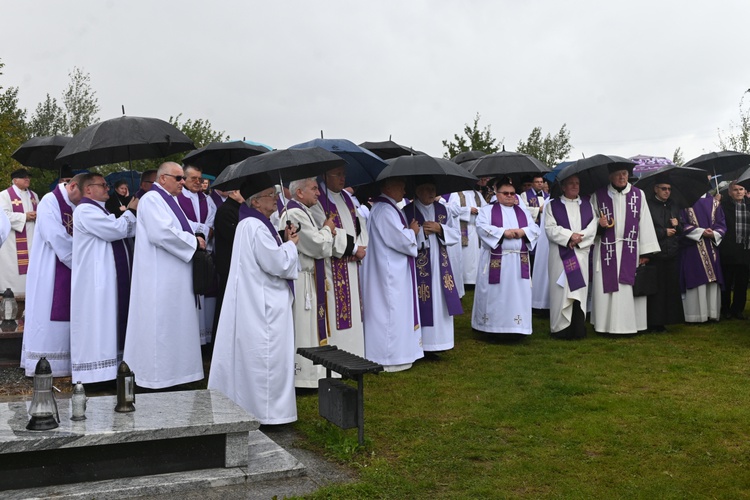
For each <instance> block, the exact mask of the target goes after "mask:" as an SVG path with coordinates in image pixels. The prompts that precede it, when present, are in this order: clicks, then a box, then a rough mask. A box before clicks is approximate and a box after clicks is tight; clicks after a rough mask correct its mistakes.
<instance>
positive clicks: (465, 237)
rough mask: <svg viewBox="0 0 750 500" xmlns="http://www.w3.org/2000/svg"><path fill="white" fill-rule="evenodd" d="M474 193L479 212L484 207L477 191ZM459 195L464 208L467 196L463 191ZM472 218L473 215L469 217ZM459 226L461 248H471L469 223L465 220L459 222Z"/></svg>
mask: <svg viewBox="0 0 750 500" xmlns="http://www.w3.org/2000/svg"><path fill="white" fill-rule="evenodd" d="M473 193H474V203H476V205H477V210H479V209H480V208H481V207H482V202H481V200H480V199H479V193H477V192H476V191H473ZM456 194H457V195H458V201H459V203H460V205H461V206H462V207H465V206H466V195H465V194H464V192H463V191H459V192H457V193H456ZM469 217H471V215H469ZM458 224H459V226H460V227H461V246H462V247H468V246H469V223H468V222H466V221H465V220H459V221H458Z"/></svg>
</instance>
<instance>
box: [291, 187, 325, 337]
mask: <svg viewBox="0 0 750 500" xmlns="http://www.w3.org/2000/svg"><path fill="white" fill-rule="evenodd" d="M292 208H298V209H300V210H302V211H303V212H305V213H306V214H307V217H308V218H309V219H310V224H311V225H312V227H313V228H315V229H317V226H316V225H315V221H314V220H313V218H312V216H311V215H310V214H309V212H307V210H305V209H304V208H303V207H302V205H300V204H299V203H297V201H295V200H289V201H288V202H287V204H286V209H287V210H290V209H292ZM313 260H314V262H315V296H316V298H317V301H318V310H317V311H316V313H315V317H316V318H317V323H318V343H319V344H320V345H326V344H327V343H328V328H327V327H326V304H327V302H326V267H325V259H313Z"/></svg>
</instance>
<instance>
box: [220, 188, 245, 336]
mask: <svg viewBox="0 0 750 500" xmlns="http://www.w3.org/2000/svg"><path fill="white" fill-rule="evenodd" d="M239 219H240V203H239V202H238V201H235V200H233V199H232V198H227V199H226V201H225V202H224V203H223V204H222V205H221V206H220V207H219V209H218V210H217V211H216V218H215V219H214V252H215V254H216V258H215V259H214V264H215V266H216V274H217V275H218V276H219V292H218V293H217V296H216V313H215V314H214V331H216V330H217V328H218V324H219V314H220V313H221V304H222V302H223V300H224V289H225V288H226V286H227V278H228V277H229V265H230V264H231V262H232V245H234V234H235V232H236V231H237V224H238V223H239Z"/></svg>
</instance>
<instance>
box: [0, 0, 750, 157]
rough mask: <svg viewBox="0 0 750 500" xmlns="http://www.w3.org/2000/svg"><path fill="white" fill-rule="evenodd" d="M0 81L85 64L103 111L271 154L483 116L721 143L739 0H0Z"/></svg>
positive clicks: (639, 137) (746, 8)
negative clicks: (188, 126) (224, 137)
mask: <svg viewBox="0 0 750 500" xmlns="http://www.w3.org/2000/svg"><path fill="white" fill-rule="evenodd" d="M0 12H2V18H3V20H4V22H3V29H2V30H0V59H2V61H3V62H4V63H5V68H4V70H3V71H4V75H3V76H1V77H0V85H2V86H3V87H8V86H18V87H20V104H21V106H22V107H25V108H27V109H28V110H29V113H31V112H32V111H33V110H34V108H35V107H36V105H37V103H38V102H40V101H42V100H43V99H44V98H45V95H46V94H47V93H49V94H51V95H52V96H53V97H57V98H58V99H59V97H60V95H61V93H62V91H63V90H64V88H65V87H66V86H67V84H68V72H69V71H71V70H72V69H73V68H74V67H76V66H77V67H79V68H82V69H83V70H84V71H86V72H88V73H90V75H91V81H92V86H93V88H94V89H95V90H96V93H97V96H98V98H99V104H100V106H101V111H100V113H99V117H100V118H101V119H108V118H114V117H116V116H119V115H120V114H121V111H120V105H121V104H124V105H125V109H126V111H127V113H128V114H129V115H132V116H155V117H159V118H163V119H167V118H169V116H170V115H176V114H178V113H182V114H183V118H193V119H197V118H204V119H208V120H210V122H211V123H212V125H213V126H214V128H216V129H218V130H224V131H225V132H226V133H228V134H229V135H230V136H231V138H232V139H241V138H243V137H246V138H247V139H251V140H255V141H260V142H263V143H266V144H269V145H272V146H274V147H276V148H285V147H288V146H290V145H292V144H295V143H299V142H304V141H308V140H310V139H314V138H316V137H319V135H320V130H323V132H324V134H325V136H326V137H329V138H342V137H343V138H347V139H350V140H352V141H354V142H356V143H360V142H363V141H380V140H386V139H388V136H389V135H392V137H393V140H394V141H396V142H399V143H401V144H404V145H408V146H411V147H414V148H416V149H419V150H422V151H425V152H426V153H429V154H432V155H436V156H441V155H442V154H443V152H444V148H443V147H442V144H441V140H442V139H452V137H453V134H454V133H458V132H461V130H462V129H463V126H464V124H465V123H470V122H471V121H472V119H473V117H474V115H475V114H476V113H477V112H479V113H480V114H481V121H480V126H482V125H491V127H492V132H493V135H494V136H495V137H498V138H499V139H504V142H505V145H506V148H507V149H508V150H514V149H515V147H516V145H517V143H518V141H519V140H520V139H525V138H526V137H527V136H528V134H529V132H530V131H531V129H532V128H533V127H534V126H541V127H542V129H543V132H544V133H547V132H552V133H554V132H556V131H557V130H558V129H559V128H560V126H561V125H562V124H563V123H567V125H568V128H569V130H570V132H571V143H572V144H573V146H574V149H573V151H572V152H571V158H573V159H575V158H580V157H581V155H582V154H585V155H586V156H591V155H593V154H596V153H605V154H618V155H622V156H633V155H636V154H651V155H658V156H667V157H670V158H671V156H672V153H673V152H674V150H675V148H677V147H678V146H679V147H681V148H682V150H683V152H684V155H685V158H686V159H690V158H692V157H695V156H698V155H700V154H702V153H704V152H707V151H711V150H715V149H717V147H716V143H717V142H718V137H717V129H719V128H721V129H725V130H726V129H728V127H729V126H730V123H731V122H732V121H737V119H738V117H739V115H738V104H739V100H740V98H741V97H742V95H743V92H745V90H747V89H748V88H750V64H748V62H747V61H748V42H747V33H748V23H749V22H750V2H748V1H747V0H714V1H695V0H693V1H687V2H686V1H684V0H682V1H673V0H663V1H660V0H650V1H646V0H631V1H627V2H625V1H618V2H614V1H604V0H573V1H563V0H556V1H555V0H527V1H508V0H504V1H484V0H468V1H467V0H464V1H447V0H429V1H428V0H421V1H408V0H402V1H392V0H379V1H370V2H362V1H353V0H350V1H343V0H337V1H324V0H318V1H310V0H307V1H300V0H295V1H281V0H277V1H239V0H237V1H229V0H219V1H211V2H199V1H186V0H179V1H175V0H160V1H155V0H148V1H144V0H127V1H113V0H109V1H105V0H92V1H72V0H71V1H65V2H62V1H50V0H33V1H15V0H14V1H9V0H0Z"/></svg>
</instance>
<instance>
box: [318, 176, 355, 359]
mask: <svg viewBox="0 0 750 500" xmlns="http://www.w3.org/2000/svg"><path fill="white" fill-rule="evenodd" d="M326 195H327V196H328V199H329V200H331V201H332V202H333V203H335V205H336V210H338V213H339V217H340V218H341V224H342V225H343V226H344V227H343V230H342V228H337V229H336V236H335V237H334V239H333V250H332V255H333V257H336V258H341V257H344V258H346V256H345V255H344V253H345V251H346V248H347V241H348V238H347V235H349V236H351V237H352V238H353V239H354V247H353V249H352V253H354V252H356V251H357V248H358V247H359V246H365V247H367V245H368V231H367V223H366V222H365V220H364V219H363V218H362V217H361V216H360V215H359V214H356V210H355V215H356V216H357V219H358V220H359V227H360V234H359V235H357V232H356V227H355V221H354V220H352V216H351V212H349V208H348V207H347V205H346V202H345V201H344V198H343V197H344V196H348V197H349V198H350V199H351V198H352V197H351V195H350V194H349V193H347V192H346V191H340V192H338V193H334V192H333V191H331V190H329V189H326V188H325V185H324V184H323V189H322V190H321V193H320V196H321V197H323V196H326ZM353 204H354V202H352V205H353ZM310 213H311V214H312V215H313V218H314V219H315V223H316V224H317V225H318V227H321V226H322V225H323V222H325V219H326V214H325V213H324V211H323V206H322V205H321V204H320V202H318V203H316V204H315V205H313V206H312V207H310ZM369 255H370V249H369V248H367V255H366V256H365V259H367V257H369ZM325 266H326V281H327V282H328V283H330V284H331V287H330V288H328V289H327V290H326V299H327V301H328V314H329V316H328V317H329V320H328V328H329V338H328V345H335V346H337V347H338V348H339V349H343V350H344V351H347V352H350V353H352V354H356V355H357V356H364V355H365V337H364V326H363V323H362V302H361V298H360V275H359V271H360V263H359V262H356V261H354V260H351V261H350V262H348V263H347V265H346V268H347V276H348V278H349V293H350V298H351V300H350V301H349V304H348V306H349V310H350V311H351V318H352V327H351V328H345V329H342V330H339V328H338V325H337V324H336V296H335V294H334V287H333V274H332V271H331V259H326V261H325Z"/></svg>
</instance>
